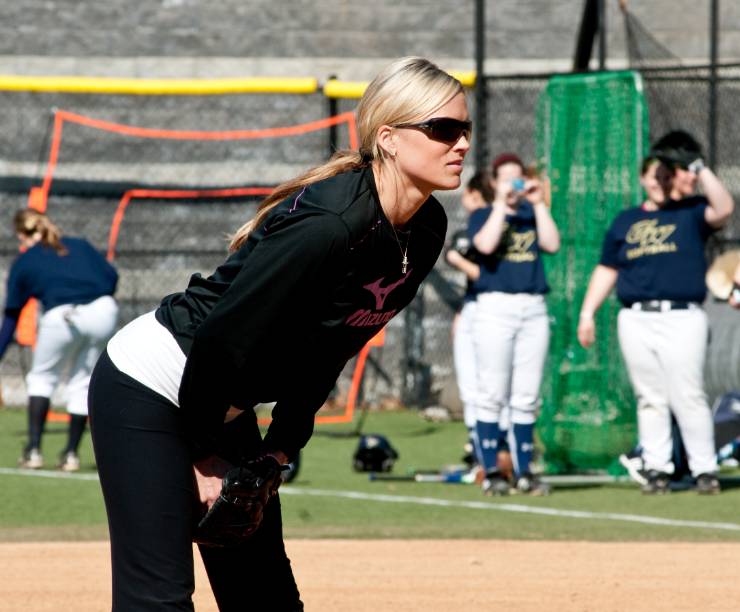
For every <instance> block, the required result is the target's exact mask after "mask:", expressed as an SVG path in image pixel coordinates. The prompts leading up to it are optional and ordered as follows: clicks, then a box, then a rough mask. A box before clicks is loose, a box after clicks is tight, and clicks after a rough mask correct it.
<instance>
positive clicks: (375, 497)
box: [0, 467, 740, 531]
mask: <svg viewBox="0 0 740 612" xmlns="http://www.w3.org/2000/svg"><path fill="white" fill-rule="evenodd" d="M0 474H8V475H13V476H30V477H43V478H60V479H70V480H98V475H97V474H68V473H64V472H57V471H51V470H24V469H19V468H2V467H0ZM280 493H281V495H299V496H300V495H309V496H313V497H332V498H339V499H350V500H361V501H370V502H380V503H392V504H416V505H419V506H439V507H443V508H466V509H471V510H496V511H499V512H516V513H521V514H540V515H544V516H553V517H561V518H575V519H586V520H597V521H622V522H628V523H641V524H644V525H658V526H663V527H683V528H686V529H719V530H724V531H740V524H739V523H715V522H710V521H687V520H680V519H667V518H659V517H655V516H645V515H641V514H620V513H618V512H587V511H583V510H561V509H557V508H543V507H541V506H527V505H524V504H507V503H500V504H494V503H490V502H484V501H463V500H450V499H438V498H436V497H416V496H413V495H386V494H382V493H362V492H360V491H336V490H331V489H304V488H297V487H293V486H284V487H283V488H281V490H280Z"/></svg>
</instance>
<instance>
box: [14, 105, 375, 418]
mask: <svg viewBox="0 0 740 612" xmlns="http://www.w3.org/2000/svg"><path fill="white" fill-rule="evenodd" d="M65 123H72V124H77V125H82V126H86V127H89V128H93V129H98V130H103V131H105V132H112V133H116V134H120V135H122V136H130V137H137V138H151V139H168V140H206V141H227V140H236V141H238V140H253V139H262V138H275V137H287V136H297V135H301V134H307V133H309V132H314V131H318V130H323V129H326V128H329V127H332V126H338V125H342V124H346V125H347V129H348V135H349V144H350V147H351V148H353V149H357V148H358V147H359V140H358V136H357V126H356V122H355V115H354V113H353V112H346V113H342V114H339V115H335V116H333V117H327V118H324V119H319V120H317V121H312V122H309V123H303V124H298V125H292V126H286V127H277V128H266V129H260V130H228V131H206V130H171V129H156V128H145V127H138V126H132V125H125V124H120V123H113V122H110V121H104V120H100V119H95V118H92V117H88V116H85V115H81V114H78V113H73V112H70V111H66V110H57V111H56V112H55V115H54V124H53V129H52V136H51V143H50V148H49V161H48V164H47V168H46V172H45V174H44V179H43V182H42V184H41V186H40V187H33V188H32V189H31V191H30V193H29V198H28V206H29V207H30V208H33V209H35V210H38V211H40V212H45V211H46V210H47V207H48V202H49V194H50V192H51V188H52V184H53V180H54V173H55V171H56V169H57V166H58V164H59V155H60V149H61V144H62V136H63V132H64V125H65ZM271 192H272V188H270V187H238V188H224V189H130V190H127V191H126V192H124V194H123V196H122V197H121V199H120V200H119V202H118V205H117V207H116V211H115V213H114V215H113V220H112V223H111V227H110V230H109V236H108V245H107V252H106V257H107V259H108V260H109V261H113V260H114V259H115V254H116V245H117V242H118V237H119V235H120V232H121V228H122V225H123V221H124V218H125V215H126V211H127V210H128V208H129V206H130V205H131V204H132V203H133V202H134V201H136V200H143V199H156V200H193V199H200V198H210V199H221V198H240V197H244V196H267V195H269V194H270V193H271ZM37 312H38V306H37V303H36V300H30V301H29V302H28V304H27V305H26V307H25V308H24V309H23V311H22V313H21V317H20V319H19V322H18V328H17V332H16V339H17V341H18V343H19V344H22V345H25V346H34V345H35V342H36V320H37ZM384 337H385V336H384V332H383V331H381V332H380V333H379V334H378V335H377V336H375V337H374V338H373V339H372V340H371V341H370V342H368V344H367V345H366V346H365V347H363V349H362V350H361V351H360V353H359V354H358V357H357V360H356V363H355V367H354V371H353V374H352V382H351V386H350V389H349V392H348V395H347V402H346V406H345V408H344V412H343V414H340V415H317V416H316V422H317V423H348V422H351V421H352V419H353V416H354V411H355V407H356V403H357V397H358V393H359V388H360V384H361V382H362V376H363V373H364V369H365V363H366V360H367V356H368V353H369V350H370V347H371V346H382V345H383V342H384ZM64 417H66V415H64V416H63V417H62V418H64ZM269 421H270V419H260V423H261V424H266V423H269Z"/></svg>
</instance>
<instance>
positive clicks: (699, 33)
mask: <svg viewBox="0 0 740 612" xmlns="http://www.w3.org/2000/svg"><path fill="white" fill-rule="evenodd" d="M582 5H583V0H496V1H493V0H489V1H488V2H487V4H486V24H487V56H488V58H489V61H488V64H487V71H497V72H500V71H506V72H519V71H523V70H534V71H542V70H549V69H558V68H568V67H569V65H570V62H571V58H572V55H573V50H574V47H575V39H576V35H577V30H578V24H579V21H580V16H581V11H582ZM474 6H475V2H474V1H473V0H404V1H403V2H399V1H398V0H373V1H372V2H367V1H365V0H219V1H218V2H213V1H210V0H148V1H146V2H144V1H142V0H126V1H122V0H23V1H21V2H11V1H10V0H3V1H2V2H1V3H0V73H4V74H72V75H81V74H89V75H95V76H98V75H99V76H148V77H158V76H161V77H167V76H181V77H190V76H193V77H207V76H252V75H263V74H265V75H280V74H301V75H311V76H317V77H319V78H324V77H326V76H328V75H329V74H337V75H338V76H339V77H340V78H345V79H352V78H355V79H366V78H369V77H370V76H372V74H374V73H375V72H376V71H377V69H378V67H379V66H380V65H382V64H384V63H386V62H387V61H388V59H389V58H393V57H398V56H403V55H411V54H415V55H423V56H427V57H430V58H433V59H435V60H437V61H439V62H440V63H441V64H442V65H443V67H445V68H448V69H472V68H473V66H474V63H473V53H474V39H473V36H474V31H473V20H474ZM607 6H608V15H607V25H608V29H609V36H608V41H607V42H608V55H609V58H610V63H611V64H613V65H615V66H618V65H621V64H622V63H623V60H624V55H625V53H624V38H625V37H624V27H623V20H622V16H621V13H620V11H619V9H618V3H617V1H616V0H607ZM628 6H629V8H630V10H631V11H632V12H633V14H635V15H636V16H637V17H638V18H639V19H640V20H641V22H642V23H643V24H644V25H645V27H646V28H647V29H648V30H649V31H650V32H651V33H652V34H653V35H654V36H655V38H656V39H657V40H658V41H659V42H660V43H661V44H662V45H664V46H666V47H667V48H668V49H669V50H670V51H671V53H673V54H674V55H676V56H678V57H680V58H683V59H684V60H699V61H704V60H706V58H707V57H708V53H709V36H708V27H709V26H708V24H709V6H710V1H709V0H650V1H647V0H639V1H638V0H631V1H630V2H628ZM720 7H721V13H720V23H721V37H720V55H721V57H722V59H733V58H738V57H740V3H738V2H736V1H735V0H723V1H721V2H720Z"/></svg>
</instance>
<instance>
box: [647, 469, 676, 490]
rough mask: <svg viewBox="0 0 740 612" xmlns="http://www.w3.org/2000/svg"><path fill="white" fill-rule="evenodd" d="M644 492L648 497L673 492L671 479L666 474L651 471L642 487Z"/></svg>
mask: <svg viewBox="0 0 740 612" xmlns="http://www.w3.org/2000/svg"><path fill="white" fill-rule="evenodd" d="M641 490H642V492H643V493H645V494H646V495H664V494H666V493H670V492H671V477H670V476H669V475H668V474H666V473H665V472H658V471H657V470H649V471H648V472H647V482H646V483H645V484H644V485H642V488H641Z"/></svg>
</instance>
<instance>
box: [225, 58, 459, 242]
mask: <svg viewBox="0 0 740 612" xmlns="http://www.w3.org/2000/svg"><path fill="white" fill-rule="evenodd" d="M460 93H464V90H463V87H462V85H461V84H460V82H459V81H458V80H457V79H455V78H454V77H452V76H450V75H449V74H447V73H446V72H444V71H443V70H441V69H440V68H438V67H437V66H436V65H435V64H433V63H432V62H430V61H429V60H426V59H424V58H421V57H405V58H402V59H399V60H396V61H395V62H393V63H391V64H389V65H388V66H386V67H385V69H383V71H382V72H381V73H380V74H378V76H376V77H375V79H373V81H372V82H371V83H370V85H368V87H367V89H366V90H365V93H364V95H363V96H362V99H361V100H360V103H359V104H358V105H357V131H358V133H359V138H360V150H359V151H350V150H343V151H338V152H337V153H335V154H334V155H333V156H332V157H331V159H330V160H329V161H328V162H326V163H325V164H322V165H320V166H317V167H315V168H312V169H310V170H308V171H307V172H305V173H303V174H301V175H300V176H298V177H296V178H294V179H292V180H289V181H286V182H284V183H282V184H280V185H278V186H277V187H276V188H275V190H274V191H273V192H272V193H271V194H270V195H269V196H268V197H267V198H266V199H265V200H264V201H263V202H262V203H261V204H260V206H259V208H258V209H257V214H256V215H255V217H254V219H251V220H250V221H248V222H247V223H245V224H244V225H242V226H241V227H240V228H239V229H238V230H237V231H236V233H235V234H234V235H233V236H232V237H231V242H230V244H229V250H230V251H236V250H238V249H239V248H240V247H241V246H242V245H243V244H244V242H246V240H247V238H248V237H249V234H250V232H251V231H252V230H253V229H255V228H257V227H259V226H260V225H261V224H262V223H263V222H264V220H265V217H267V215H268V214H269V213H270V211H271V210H272V209H273V208H274V207H275V206H276V205H277V204H279V203H280V202H282V201H283V200H284V199H285V198H286V197H288V196H289V195H290V194H292V193H294V192H296V191H297V190H299V189H301V188H302V187H306V186H307V185H311V184H313V183H316V182H318V181H321V180H324V179H327V178H330V177H332V176H335V175H337V174H341V173H342V172H346V171H349V170H353V169H356V168H361V167H363V166H367V165H369V164H370V163H372V162H373V161H376V162H377V163H378V164H380V166H381V168H382V167H383V165H385V164H386V163H388V157H389V156H388V154H387V153H386V152H385V151H384V150H383V149H382V148H381V147H380V145H379V144H378V142H377V139H376V137H377V133H378V129H379V128H380V127H381V126H383V125H389V126H394V125H399V124H402V123H413V122H416V121H421V120H422V119H426V118H428V117H429V116H430V115H431V114H432V113H434V111H436V110H437V109H438V108H440V107H442V106H444V105H445V104H447V102H449V101H450V100H451V99H452V98H454V97H455V96H456V95H458V94H460Z"/></svg>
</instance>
